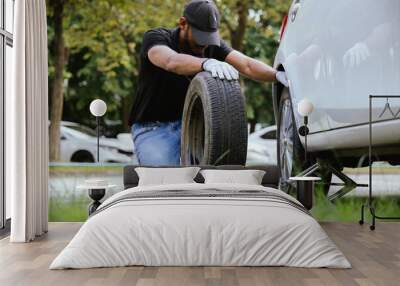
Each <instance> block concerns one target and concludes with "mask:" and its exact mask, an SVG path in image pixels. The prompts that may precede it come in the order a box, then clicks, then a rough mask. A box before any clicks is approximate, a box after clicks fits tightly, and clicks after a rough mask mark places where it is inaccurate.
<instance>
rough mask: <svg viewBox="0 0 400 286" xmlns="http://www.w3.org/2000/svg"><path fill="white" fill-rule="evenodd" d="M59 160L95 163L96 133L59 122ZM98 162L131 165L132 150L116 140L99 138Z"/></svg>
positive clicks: (73, 124)
mask: <svg viewBox="0 0 400 286" xmlns="http://www.w3.org/2000/svg"><path fill="white" fill-rule="evenodd" d="M60 128H61V130H60V134H61V138H60V139H61V140H60V142H61V143H60V145H61V146H60V148H61V160H62V161H65V162H96V161H97V137H96V132H95V131H93V130H92V129H90V128H89V127H86V126H83V125H81V124H77V123H73V122H65V121H63V122H61V127H60ZM99 145H100V148H99V154H100V162H110V163H111V162H114V163H132V160H133V150H132V148H131V146H125V145H123V144H121V143H120V142H119V140H118V139H113V138H105V137H100V140H99Z"/></svg>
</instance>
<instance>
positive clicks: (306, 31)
mask: <svg viewBox="0 0 400 286" xmlns="http://www.w3.org/2000/svg"><path fill="white" fill-rule="evenodd" d="M399 11H400V1H392V0H380V1H376V0H353V1H348V0H335V1H328V0H322V1H321V0H295V1H293V3H292V5H291V7H290V10H289V12H288V17H287V18H285V19H284V21H283V24H282V31H281V42H280V46H279V49H278V51H277V54H276V57H275V62H274V67H275V68H276V69H278V70H282V71H285V72H286V75H287V77H288V80H289V88H285V87H283V86H282V85H281V84H279V83H276V84H274V86H273V104H274V111H275V119H276V122H277V125H278V164H279V167H280V170H281V177H282V181H283V182H284V183H285V182H287V180H288V178H289V177H290V176H292V175H295V174H296V171H297V172H298V170H299V169H300V168H301V163H302V162H303V161H302V154H303V150H302V149H303V146H304V136H300V135H299V131H298V129H299V128H300V127H301V125H302V122H303V118H302V117H301V116H300V115H299V114H298V112H297V104H298V103H299V102H300V101H301V100H302V99H304V98H307V99H309V100H310V101H311V102H312V103H313V105H314V107H315V109H314V112H313V113H312V114H311V116H310V117H309V126H308V127H309V130H310V133H309V135H308V138H307V139H308V151H309V153H310V157H311V158H314V159H316V158H321V159H325V160H326V161H328V162H330V163H331V164H332V165H334V167H336V168H337V169H341V168H343V167H344V166H349V167H356V166H358V165H366V164H367V163H368V162H367V161H368V160H365V154H368V153H367V147H368V143H369V95H371V94H378V95H399V94H400V68H399V67H400V12H399ZM386 103H389V104H390V107H391V108H390V109H389V108H386V109H385V104H386ZM386 107H387V106H386ZM390 110H392V112H391V111H390ZM399 110H400V100H395V99H390V100H389V101H386V100H385V99H383V100H376V101H374V105H373V108H372V121H373V132H374V141H373V142H374V146H376V147H374V153H375V156H374V158H373V159H374V160H387V161H389V163H391V164H398V163H400V154H399V147H400V144H399V142H400V132H399V130H400V121H399V120H398V119H397V118H394V116H393V114H396V113H397V115H398V116H399V115H400V113H398V112H399ZM392 113H393V114H392ZM326 177H327V178H328V180H330V179H329V177H330V175H329V174H327V176H326Z"/></svg>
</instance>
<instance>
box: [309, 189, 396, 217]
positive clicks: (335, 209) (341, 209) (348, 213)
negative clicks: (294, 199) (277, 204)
mask: <svg viewBox="0 0 400 286" xmlns="http://www.w3.org/2000/svg"><path fill="white" fill-rule="evenodd" d="M366 201H367V198H359V197H351V198H341V199H339V200H337V201H336V202H335V203H331V202H330V201H328V200H327V198H326V196H325V195H323V194H322V192H317V193H316V196H315V206H314V208H313V209H312V210H311V213H312V215H313V216H314V217H315V218H316V219H317V220H318V221H340V222H358V221H359V220H360V215H361V206H362V204H365V203H366ZM373 205H374V206H375V208H376V214H377V215H379V216H390V217H393V216H396V217H399V216H400V198H399V197H380V198H375V199H374V201H373ZM370 217H371V216H370V213H369V211H368V210H366V211H365V221H369V219H370Z"/></svg>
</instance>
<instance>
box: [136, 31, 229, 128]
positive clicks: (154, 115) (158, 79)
mask: <svg viewBox="0 0 400 286" xmlns="http://www.w3.org/2000/svg"><path fill="white" fill-rule="evenodd" d="M179 30H180V29H179V28H175V29H164V28H157V29H152V30H149V31H147V32H146V33H145V34H144V37H143V42H142V47H141V50H140V70H139V80H138V86H137V90H136V99H135V102H134V103H133V106H132V109H131V113H130V118H129V125H130V126H132V124H133V123H136V122H154V121H175V120H179V119H181V118H182V112H183V105H184V102H185V96H186V92H187V89H188V87H189V84H190V80H191V78H192V77H189V76H183V75H178V74H175V73H172V72H168V71H166V70H164V69H162V68H159V67H157V66H155V65H153V64H152V63H151V62H150V60H149V58H148V51H149V50H150V48H151V47H153V46H155V45H166V46H168V47H169V48H171V49H172V50H174V51H176V52H179ZM231 51H232V48H230V47H229V46H228V45H227V44H226V43H225V42H224V41H223V40H221V46H219V47H218V46H209V47H207V49H206V50H205V55H204V56H205V57H207V58H214V59H217V60H220V61H224V60H225V58H226V56H227V55H228V54H229V53H230V52H231Z"/></svg>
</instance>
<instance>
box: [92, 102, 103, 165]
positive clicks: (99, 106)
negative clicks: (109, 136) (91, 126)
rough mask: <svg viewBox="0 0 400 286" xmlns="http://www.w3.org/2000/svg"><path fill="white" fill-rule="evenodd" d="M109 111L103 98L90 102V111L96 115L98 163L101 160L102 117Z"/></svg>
mask: <svg viewBox="0 0 400 286" xmlns="http://www.w3.org/2000/svg"><path fill="white" fill-rule="evenodd" d="M106 111H107V104H106V103H105V102H104V101H103V100H101V99H95V100H93V101H92V102H91V103H90V113H91V114H92V115H93V116H95V117H96V133H97V163H99V162H100V151H99V149H100V117H102V116H103V115H104V114H105V113H106Z"/></svg>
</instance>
